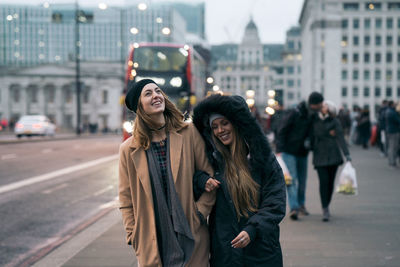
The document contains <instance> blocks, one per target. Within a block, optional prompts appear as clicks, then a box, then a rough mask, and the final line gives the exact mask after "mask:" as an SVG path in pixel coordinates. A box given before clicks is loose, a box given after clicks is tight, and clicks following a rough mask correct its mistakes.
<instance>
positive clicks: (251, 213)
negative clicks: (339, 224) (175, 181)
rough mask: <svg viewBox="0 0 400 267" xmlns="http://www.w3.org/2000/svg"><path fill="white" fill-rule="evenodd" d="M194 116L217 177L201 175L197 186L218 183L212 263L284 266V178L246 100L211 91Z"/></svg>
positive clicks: (212, 225)
mask: <svg viewBox="0 0 400 267" xmlns="http://www.w3.org/2000/svg"><path fill="white" fill-rule="evenodd" d="M193 121H194V124H195V125H196V127H197V128H198V130H199V132H200V133H201V134H202V136H203V138H204V140H205V143H206V150H207V156H208V158H209V160H210V162H211V163H212V165H213V167H214V170H215V177H214V178H215V179H211V178H210V179H208V177H207V175H203V176H202V177H203V178H199V179H198V180H197V181H196V182H197V184H196V183H195V185H194V187H195V190H196V186H197V187H200V188H202V189H203V190H207V191H210V190H213V189H215V188H216V187H218V188H216V190H217V200H216V203H215V206H214V209H213V211H212V213H211V215H210V218H209V224H210V235H211V258H210V264H211V266H221V267H222V266H282V251H281V247H280V243H279V223H280V222H281V220H282V219H283V217H284V216H285V209H286V188H285V182H284V178H283V174H282V170H281V168H280V166H279V164H278V162H277V161H276V159H275V156H274V154H273V153H272V151H271V149H270V147H269V144H268V141H267V139H266V137H265V135H264V134H263V132H262V130H261V128H260V127H259V125H258V124H257V122H256V121H255V118H253V117H252V116H251V113H250V111H249V108H248V106H247V104H246V102H245V101H244V99H243V98H242V97H240V96H222V95H213V96H210V97H208V98H206V99H205V100H203V101H202V102H201V103H199V104H198V106H197V107H196V108H195V109H194V115H193ZM199 177H201V175H199Z"/></svg>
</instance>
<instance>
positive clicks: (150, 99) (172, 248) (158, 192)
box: [119, 79, 215, 267]
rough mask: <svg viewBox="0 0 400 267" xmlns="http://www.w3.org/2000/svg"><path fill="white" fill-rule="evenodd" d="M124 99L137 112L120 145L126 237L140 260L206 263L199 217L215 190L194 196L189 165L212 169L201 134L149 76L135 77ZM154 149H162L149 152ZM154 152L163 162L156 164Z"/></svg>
mask: <svg viewBox="0 0 400 267" xmlns="http://www.w3.org/2000/svg"><path fill="white" fill-rule="evenodd" d="M125 103H126V105H127V107H128V108H129V109H130V110H133V111H135V112H136V113H137V118H136V120H135V131H134V133H133V136H132V137H131V138H129V139H127V140H126V141H125V142H124V143H123V144H122V145H121V147H120V160H119V202H120V210H121V212H122V218H123V223H124V226H125V230H126V233H127V243H128V244H131V245H132V246H133V248H134V250H135V252H136V256H137V258H138V261H139V265H140V266H196V267H197V266H200V267H201V266H208V257H209V234H208V228H207V225H206V220H205V218H207V216H208V215H209V213H210V212H211V209H212V207H213V205H214V203H215V193H212V192H211V193H208V192H206V193H204V194H202V195H201V197H200V198H199V199H198V200H197V201H196V202H195V200H194V196H193V175H194V173H195V171H196V170H200V171H204V172H206V173H208V174H210V175H213V170H212V168H211V165H210V164H209V163H208V160H207V156H206V154H205V146H204V141H203V139H202V138H201V136H200V134H199V133H198V131H197V130H196V128H195V127H194V126H193V125H192V124H190V123H185V122H183V116H181V115H182V114H181V113H180V112H179V111H178V110H177V109H176V108H175V106H174V105H173V104H172V102H170V101H169V100H168V99H167V98H166V96H165V94H164V93H163V92H162V91H161V89H160V88H158V85H157V84H156V83H155V82H154V81H152V80H148V79H146V80H142V81H140V82H138V83H136V84H135V85H134V87H133V88H132V89H131V90H130V92H129V93H128V94H127V97H126V101H125ZM160 114H161V116H160ZM141 116H143V118H144V119H142V120H140V118H142V117H141ZM146 116H147V119H146V118H145V117H146ZM172 117H174V118H175V119H177V120H175V121H174V118H172ZM171 118H172V119H171ZM143 123H144V124H146V126H143ZM146 127H148V128H150V131H147V133H146V129H145V128H146ZM146 138H147V139H146ZM154 149H156V150H157V151H156V152H157V153H159V152H160V151H161V150H163V149H164V150H163V152H162V153H159V154H154V153H153V154H152V151H153V152H154V151H155V150H154ZM160 149H161V150H160ZM155 155H156V156H155ZM159 155H164V156H165V159H166V160H165V161H163V163H164V165H162V164H161V165H159V166H158V164H159V163H160V162H162V161H160V159H159V158H158V156H159ZM156 158H157V159H156ZM155 159H156V160H155ZM162 166H164V167H165V168H164V169H163V168H162ZM160 170H161V171H160ZM163 205H164V206H163ZM163 207H165V209H163ZM168 226H170V227H169V228H168Z"/></svg>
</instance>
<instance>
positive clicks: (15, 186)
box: [0, 154, 119, 194]
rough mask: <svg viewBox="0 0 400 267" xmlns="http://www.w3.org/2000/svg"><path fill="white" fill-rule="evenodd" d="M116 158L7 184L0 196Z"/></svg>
mask: <svg viewBox="0 0 400 267" xmlns="http://www.w3.org/2000/svg"><path fill="white" fill-rule="evenodd" d="M118 156H119V155H118V154H117V155H112V156H108V157H104V158H100V159H96V160H92V161H89V162H85V163H82V164H78V165H75V166H71V167H67V168H64V169H61V170H58V171H54V172H50V173H46V174H43V175H39V176H35V177H32V178H28V179H25V180H23V181H20V182H15V183H11V184H8V185H4V186H1V187H0V194H1V193H5V192H9V191H12V190H15V189H18V188H21V187H24V186H27V185H32V184H36V183H40V182H43V181H47V180H50V179H54V178H56V177H58V176H61V175H65V174H68V173H71V172H75V171H80V170H83V169H87V168H90V167H93V166H96V165H99V164H102V163H104V162H107V161H111V160H115V159H118Z"/></svg>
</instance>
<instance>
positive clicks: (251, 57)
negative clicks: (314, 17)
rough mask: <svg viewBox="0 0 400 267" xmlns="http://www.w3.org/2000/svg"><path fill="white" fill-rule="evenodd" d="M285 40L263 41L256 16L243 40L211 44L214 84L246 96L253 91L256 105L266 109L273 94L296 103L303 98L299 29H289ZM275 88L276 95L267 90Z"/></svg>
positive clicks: (281, 101)
mask: <svg viewBox="0 0 400 267" xmlns="http://www.w3.org/2000/svg"><path fill="white" fill-rule="evenodd" d="M286 39H287V40H286V42H285V44H283V45H282V44H262V43H261V41H260V39H259V36H258V29H257V26H256V25H255V23H254V21H253V20H250V22H249V23H248V24H247V26H246V29H245V33H244V36H243V39H242V42H241V43H240V44H239V45H238V44H223V45H216V46H212V48H211V52H212V70H213V76H214V79H215V82H214V83H215V85H217V86H218V88H219V89H220V90H221V91H223V92H224V93H229V94H237V95H241V96H243V97H245V98H246V97H247V96H246V92H247V91H248V90H253V91H254V93H255V94H254V97H253V98H254V100H255V105H256V107H257V108H258V109H259V110H260V111H261V112H264V109H265V108H266V106H267V105H268V100H269V99H270V98H273V99H275V100H276V101H277V102H278V103H279V104H280V105H285V106H293V105H294V104H296V103H298V102H299V100H300V99H301V97H302V96H301V92H300V85H301V81H300V74H301V66H300V64H301V54H300V48H301V45H300V29H299V27H293V28H291V29H290V30H289V31H288V32H287V37H286ZM271 90H272V91H274V94H275V95H274V96H273V97H271V96H269V95H268V91H271Z"/></svg>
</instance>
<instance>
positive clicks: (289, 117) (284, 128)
mask: <svg viewBox="0 0 400 267" xmlns="http://www.w3.org/2000/svg"><path fill="white" fill-rule="evenodd" d="M282 117H283V119H282V122H280V123H279V122H277V123H278V124H280V125H281V126H280V127H279V126H278V133H277V136H276V152H277V153H280V152H283V151H284V147H285V140H286V136H287V134H288V132H289V131H290V130H291V127H292V123H293V120H294V117H295V112H294V111H293V110H292V111H289V113H287V114H285V115H283V116H282Z"/></svg>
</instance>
